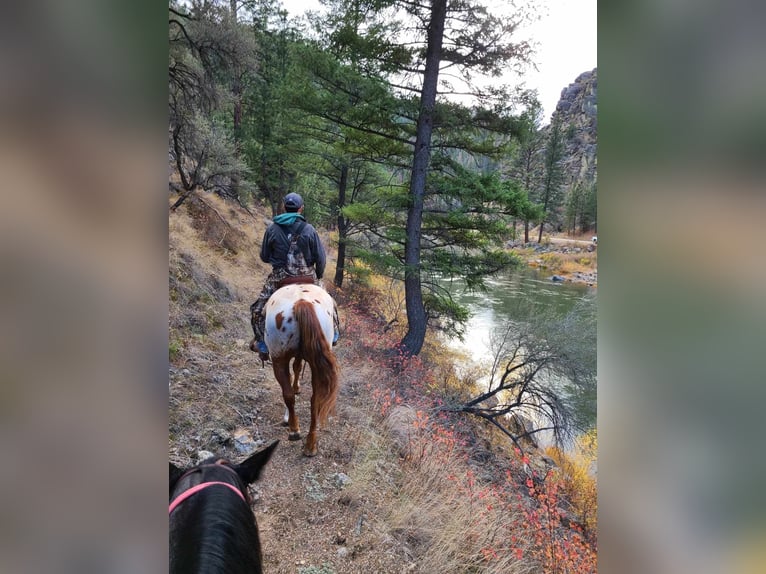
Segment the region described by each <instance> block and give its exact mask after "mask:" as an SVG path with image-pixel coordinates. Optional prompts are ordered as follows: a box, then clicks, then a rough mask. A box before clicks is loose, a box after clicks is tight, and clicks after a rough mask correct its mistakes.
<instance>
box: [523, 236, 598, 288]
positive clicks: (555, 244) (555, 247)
mask: <svg viewBox="0 0 766 574" xmlns="http://www.w3.org/2000/svg"><path fill="white" fill-rule="evenodd" d="M508 247H509V248H510V249H511V250H512V251H513V253H515V254H516V255H518V256H519V257H521V259H522V260H524V261H525V262H526V264H527V265H529V266H530V267H532V268H535V269H539V270H541V271H542V272H543V273H545V274H546V275H549V276H550V279H551V281H553V282H562V283H563V282H568V283H581V284H585V285H588V286H589V287H596V286H597V284H598V245H597V244H596V243H595V242H593V241H592V239H590V238H584V237H579V238H571V237H566V236H554V237H548V236H546V237H543V242H542V243H536V242H535V243H533V242H530V243H526V244H525V243H523V242H521V241H513V242H509V244H508Z"/></svg>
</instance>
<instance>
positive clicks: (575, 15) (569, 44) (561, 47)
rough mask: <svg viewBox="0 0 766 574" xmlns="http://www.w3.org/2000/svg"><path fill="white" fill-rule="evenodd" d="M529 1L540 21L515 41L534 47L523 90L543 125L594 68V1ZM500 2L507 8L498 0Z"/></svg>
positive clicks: (307, 5) (306, 1)
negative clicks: (539, 107) (534, 94)
mask: <svg viewBox="0 0 766 574" xmlns="http://www.w3.org/2000/svg"><path fill="white" fill-rule="evenodd" d="M531 1H532V2H534V3H535V4H536V5H538V6H539V10H538V13H539V14H540V16H541V18H540V20H539V21H537V22H535V23H534V24H532V25H530V26H529V27H528V28H525V29H523V30H520V31H519V34H518V36H517V39H518V40H522V39H527V40H530V41H532V42H535V43H536V44H537V46H536V55H535V56H534V58H533V60H534V62H535V63H536V64H537V68H538V71H535V70H533V69H530V70H529V71H528V72H527V73H526V74H525V76H524V78H523V80H524V82H525V85H526V87H527V88H536V89H537V91H538V94H539V97H540V101H541V102H542V104H543V109H544V119H543V123H544V124H547V123H548V122H549V121H550V116H551V114H552V113H553V110H554V109H555V108H556V104H557V103H558V101H559V96H560V95H561V90H562V89H564V88H566V87H567V86H568V85H569V84H571V83H572V82H574V80H575V78H577V76H579V75H580V74H581V73H583V72H586V71H589V70H592V69H593V68H595V67H596V4H597V0H531ZM495 2H497V0H495ZM495 2H493V3H495ZM282 3H283V5H284V6H285V9H287V10H288V12H289V13H290V14H291V15H293V16H299V15H301V14H303V13H304V12H305V11H306V10H309V9H311V10H316V9H318V8H320V4H319V2H318V0H282ZM500 3H501V4H500V5H503V4H505V5H509V3H508V2H502V0H500ZM522 3H523V0H522ZM517 4H518V3H517ZM504 81H507V82H508V83H511V84H512V83H513V82H514V78H512V77H510V76H509V77H508V78H507V79H505V80H504Z"/></svg>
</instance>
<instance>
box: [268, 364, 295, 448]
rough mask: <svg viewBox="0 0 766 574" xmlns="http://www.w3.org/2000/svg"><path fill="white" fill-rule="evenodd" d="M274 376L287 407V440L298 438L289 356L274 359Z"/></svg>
mask: <svg viewBox="0 0 766 574" xmlns="http://www.w3.org/2000/svg"><path fill="white" fill-rule="evenodd" d="M273 366H274V376H275V377H276V379H277V381H278V382H279V386H280V387H282V398H283V399H284V401H285V406H286V407H287V427H288V434H287V439H288V440H300V438H301V429H300V426H299V425H298V416H297V415H296V414H295V393H294V392H293V385H292V381H291V380H290V358H289V357H287V358H282V357H280V358H279V359H274V361H273Z"/></svg>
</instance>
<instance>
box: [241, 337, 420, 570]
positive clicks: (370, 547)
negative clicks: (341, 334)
mask: <svg viewBox="0 0 766 574" xmlns="http://www.w3.org/2000/svg"><path fill="white" fill-rule="evenodd" d="M337 356H338V358H339V362H340V365H341V369H342V370H341V384H340V392H339V397H338V403H337V408H336V416H335V417H332V418H331V419H330V422H329V424H328V426H327V428H326V429H325V430H323V431H321V432H320V438H319V452H318V454H317V456H315V457H313V458H307V457H305V456H303V455H302V453H301V449H302V441H301V442H297V441H296V442H289V441H288V440H287V430H286V428H285V427H284V426H282V425H281V419H282V414H283V412H284V403H283V402H282V397H281V392H280V391H279V385H278V384H277V382H276V379H274V375H273V372H272V370H271V366H270V365H266V367H265V368H264V369H263V370H262V372H261V369H260V361H257V359H255V357H254V356H253V360H252V363H253V364H255V363H256V362H257V363H258V366H257V367H256V370H257V371H258V372H259V375H263V376H262V380H261V382H260V384H263V385H265V387H264V388H265V389H266V393H265V394H264V399H265V400H264V405H265V408H264V411H263V412H264V420H263V422H262V427H261V429H260V431H261V433H262V434H263V435H264V436H268V437H269V439H271V438H279V439H280V440H281V442H280V446H279V448H278V449H277V452H276V454H275V456H274V458H273V459H272V461H271V463H270V464H269V466H268V468H267V472H266V473H265V475H264V477H263V478H262V480H261V482H260V483H258V485H257V489H258V491H259V492H258V494H259V500H258V501H257V502H256V503H255V505H254V510H255V514H256V517H257V520H258V525H259V528H260V531H261V541H262V543H263V548H264V570H265V571H266V572H273V573H296V572H297V573H305V574H330V573H332V572H335V573H337V574H342V573H356V572H359V573H373V572H400V571H403V572H406V571H407V569H406V567H407V565H408V564H409V562H410V561H409V560H408V558H407V557H406V556H404V555H403V553H402V547H401V545H400V544H398V543H397V542H396V541H395V540H394V539H393V538H391V537H390V536H388V535H386V534H385V533H384V532H379V531H378V530H377V529H376V523H377V518H378V517H379V516H380V515H381V513H382V512H384V500H381V499H376V498H373V497H370V496H369V493H367V495H365V496H364V497H360V496H358V495H357V493H358V490H357V489H355V488H354V482H353V481H354V479H355V478H356V477H355V474H354V472H353V469H352V466H353V462H354V460H355V456H356V455H357V447H358V446H359V444H360V441H362V440H363V436H362V435H363V429H365V428H367V427H369V425H370V421H369V415H368V414H367V413H366V412H365V411H364V410H363V409H361V408H360V407H361V405H360V404H358V403H359V402H361V401H364V395H363V394H361V393H360V388H361V386H362V385H363V384H364V381H363V380H361V379H359V375H358V374H357V373H355V372H354V369H353V368H352V367H351V365H352V364H353V362H354V361H353V358H352V357H351V356H350V354H349V353H348V352H347V351H346V350H344V349H343V347H342V344H341V345H340V348H339V349H338V350H337ZM259 378H261V377H259ZM310 380H311V379H310V373H309V372H308V369H307V370H306V372H304V374H303V379H302V384H301V386H302V392H301V394H300V396H299V397H298V399H297V401H296V407H297V414H298V417H299V420H300V423H301V432H302V434H303V435H304V436H305V433H306V430H307V428H308V424H309V421H310V413H309V400H310V397H311V383H310ZM347 481H350V482H347ZM403 566H404V567H405V568H404V569H403Z"/></svg>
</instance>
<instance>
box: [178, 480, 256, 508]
mask: <svg viewBox="0 0 766 574" xmlns="http://www.w3.org/2000/svg"><path fill="white" fill-rule="evenodd" d="M214 484H220V485H222V486H226V487H228V488H230V489H232V490H233V491H234V492H236V493H237V494H238V495H239V497H240V498H241V499H242V500H245V496H244V495H243V494H242V491H240V490H239V489H238V488H237V487H236V486H234V485H233V484H229V483H228V482H201V483H199V484H198V485H196V486H192V487H191V488H190V489H189V490H184V491H183V492H182V493H181V494H180V495H179V496H178V497H177V498H176V499H175V500H173V502H171V503H170V506H169V507H168V514H170V513H171V512H173V510H175V508H176V506H178V505H179V504H181V503H182V502H183V501H184V500H186V499H187V498H189V497H190V496H192V495H193V494H197V493H198V492H199V491H200V490H204V489H205V488H207V487H208V486H213V485H214ZM245 502H247V500H245Z"/></svg>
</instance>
